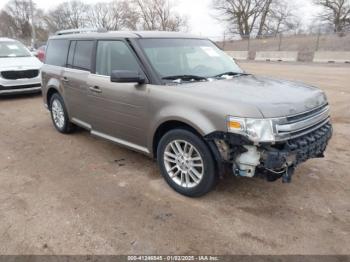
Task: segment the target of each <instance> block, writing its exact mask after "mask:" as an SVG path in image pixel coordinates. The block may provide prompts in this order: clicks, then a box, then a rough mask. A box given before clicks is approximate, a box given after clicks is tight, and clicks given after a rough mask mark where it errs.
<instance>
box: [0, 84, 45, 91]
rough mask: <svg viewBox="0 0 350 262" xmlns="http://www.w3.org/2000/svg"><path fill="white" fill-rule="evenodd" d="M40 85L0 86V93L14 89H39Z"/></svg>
mask: <svg viewBox="0 0 350 262" xmlns="http://www.w3.org/2000/svg"><path fill="white" fill-rule="evenodd" d="M40 86H41V84H40V83H39V84H32V85H22V86H2V85H0V91H7V90H15V89H26V88H34V87H40Z"/></svg>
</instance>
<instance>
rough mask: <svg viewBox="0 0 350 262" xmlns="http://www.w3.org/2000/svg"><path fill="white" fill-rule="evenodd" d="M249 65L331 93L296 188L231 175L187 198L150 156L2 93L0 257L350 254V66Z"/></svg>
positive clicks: (33, 101)
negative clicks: (324, 140) (57, 123)
mask: <svg viewBox="0 0 350 262" xmlns="http://www.w3.org/2000/svg"><path fill="white" fill-rule="evenodd" d="M241 65H242V67H243V68H245V69H246V70H247V71H248V72H251V73H256V74H259V75H265V76H274V77H279V78H286V79H291V80H298V81H303V82H306V83H308V84H313V85H316V86H319V87H321V88H322V89H323V90H325V91H326V93H327V95H328V98H329V101H330V104H331V106H332V115H333V124H334V137H333V139H332V140H331V143H330V145H329V148H328V150H327V152H326V158H325V159H315V160H311V161H308V162H307V163H304V164H303V165H301V166H300V167H299V168H298V169H297V171H296V174H295V176H294V179H293V183H292V184H290V185H285V184H282V183H281V181H277V182H275V183H268V182H265V181H264V180H260V179H244V178H235V177H233V176H227V177H225V178H224V179H223V180H221V181H220V182H219V184H218V186H217V187H216V188H215V190H214V191H213V192H211V193H210V194H208V195H206V196H205V197H202V198H199V199H189V198H186V197H183V196H181V195H179V194H177V193H175V192H174V191H172V190H171V189H170V188H169V187H168V186H167V185H166V183H165V182H164V180H163V179H162V177H161V176H160V173H159V171H158V168H157V166H156V164H155V163H154V162H153V161H152V160H151V159H148V158H146V157H144V156H143V155H140V154H138V153H134V152H132V151H130V150H127V149H124V148H121V147H119V146H117V145H114V144H112V143H109V142H106V141H104V140H101V139H97V138H94V137H92V136H90V135H89V134H88V132H85V131H81V130H80V131H77V132H75V133H74V134H73V135H69V136H67V135H62V134H59V133H58V132H57V131H55V129H54V128H53V125H52V124H51V120H50V117H49V113H48V111H47V110H46V109H45V108H44V107H43V104H42V99H41V97H40V96H38V95H34V96H20V97H18V96H16V97H6V98H0V254H66V255H67V254H70V255H72V254H193V255H198V254H350V245H349V243H350V139H349V136H350V86H349V83H350V66H346V65H343V66H335V65H299V64H278V63H270V64H269V63H247V62H246V63H242V64H241Z"/></svg>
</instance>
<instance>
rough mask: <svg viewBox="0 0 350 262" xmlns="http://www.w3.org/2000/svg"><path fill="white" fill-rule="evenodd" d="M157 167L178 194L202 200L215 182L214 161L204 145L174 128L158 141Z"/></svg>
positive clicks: (194, 137) (190, 134) (191, 135)
mask: <svg viewBox="0 0 350 262" xmlns="http://www.w3.org/2000/svg"><path fill="white" fill-rule="evenodd" d="M157 156H158V164H159V167H160V170H161V173H162V175H163V177H164V178H165V180H166V181H167V183H168V184H169V185H170V186H171V187H172V188H173V189H174V190H175V191H177V192H178V193H180V194H183V195H185V196H189V197H199V196H202V195H204V194H206V193H208V192H209V191H210V190H211V189H212V188H213V186H214V185H215V182H216V178H217V176H216V174H215V162H214V159H213V157H212V154H211V152H210V150H209V148H208V146H207V145H206V144H205V142H204V141H203V140H202V139H201V138H200V137H198V136H197V135H195V134H193V133H192V132H190V131H187V130H183V129H175V130H172V131H169V132H168V133H166V134H165V135H164V136H163V137H162V139H161V140H160V142H159V146H158V150H157Z"/></svg>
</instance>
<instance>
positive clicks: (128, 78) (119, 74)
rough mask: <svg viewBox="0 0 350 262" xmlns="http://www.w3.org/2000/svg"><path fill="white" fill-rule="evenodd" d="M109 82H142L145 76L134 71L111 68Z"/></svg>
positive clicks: (144, 80)
mask: <svg viewBox="0 0 350 262" xmlns="http://www.w3.org/2000/svg"><path fill="white" fill-rule="evenodd" d="M111 82H115V83H138V84H144V83H145V82H146V78H145V77H144V76H143V75H142V74H141V73H139V72H136V71H126V70H113V71H112V74H111Z"/></svg>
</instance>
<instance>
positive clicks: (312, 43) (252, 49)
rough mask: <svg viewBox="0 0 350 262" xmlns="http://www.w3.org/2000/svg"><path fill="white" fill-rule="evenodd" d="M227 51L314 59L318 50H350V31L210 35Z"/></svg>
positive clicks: (252, 55) (307, 59) (301, 59)
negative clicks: (241, 36) (278, 53)
mask: <svg viewBox="0 0 350 262" xmlns="http://www.w3.org/2000/svg"><path fill="white" fill-rule="evenodd" d="M209 38H210V39H212V40H213V41H215V42H217V43H218V45H219V46H220V47H222V48H223V49H224V50H225V51H248V53H249V59H255V56H256V52H262V51H264V52H270V51H281V52H282V51H283V52H285V51H287V52H298V61H312V60H313V58H314V53H315V52H318V51H332V52H344V51H347V52H349V51H350V32H344V33H342V34H341V35H340V34H335V33H334V34H321V33H318V34H310V35H306V34H295V35H283V34H279V35H264V36H263V37H261V38H259V39H256V38H254V39H249V38H247V39H243V40H238V39H235V38H237V36H232V35H228V34H225V35H222V36H221V37H219V36H212V37H209Z"/></svg>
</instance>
